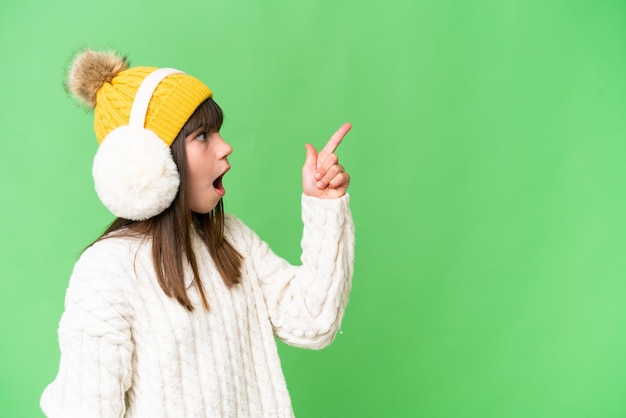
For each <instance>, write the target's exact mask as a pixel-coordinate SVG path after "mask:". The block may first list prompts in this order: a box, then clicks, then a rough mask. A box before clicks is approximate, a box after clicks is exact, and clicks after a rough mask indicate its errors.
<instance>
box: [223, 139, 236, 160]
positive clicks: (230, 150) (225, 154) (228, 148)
mask: <svg viewBox="0 0 626 418" xmlns="http://www.w3.org/2000/svg"><path fill="white" fill-rule="evenodd" d="M220 138H221V137H220ZM221 140H222V141H221V144H220V158H226V157H228V156H229V155H230V154H232V153H233V147H231V146H230V144H229V143H228V142H226V141H225V140H224V138H221Z"/></svg>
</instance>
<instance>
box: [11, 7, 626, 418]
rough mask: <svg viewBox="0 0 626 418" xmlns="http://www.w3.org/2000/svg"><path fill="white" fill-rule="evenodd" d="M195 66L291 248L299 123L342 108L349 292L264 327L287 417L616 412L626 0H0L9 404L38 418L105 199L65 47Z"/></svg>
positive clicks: (254, 191)
mask: <svg viewBox="0 0 626 418" xmlns="http://www.w3.org/2000/svg"><path fill="white" fill-rule="evenodd" d="M84 46H90V47H93V48H113V49H115V50H118V51H120V52H122V53H126V54H128V55H129V56H130V59H131V63H132V64H133V65H150V66H162V67H175V68H180V69H182V70H184V71H186V72H187V73H190V74H193V75H195V76H196V77H198V78H200V79H201V80H203V81H204V82H206V83H207V85H209V86H210V87H211V88H212V89H213V91H214V94H215V98H216V100H217V101H218V103H220V105H221V106H222V107H223V109H224V111H225V114H226V120H225V125H224V127H223V130H222V133H223V135H224V137H225V138H226V139H227V140H228V141H229V142H230V143H231V144H232V145H233V147H234V153H233V156H232V158H231V162H232V164H233V170H231V172H230V173H229V174H228V176H227V178H226V180H225V185H226V188H227V190H228V194H227V196H226V200H225V204H226V208H227V210H228V211H229V212H232V213H234V214H236V215H237V216H239V217H241V218H242V219H243V220H244V221H245V222H246V223H247V224H248V225H250V226H251V227H252V228H254V229H255V230H256V231H257V232H258V233H259V234H260V235H261V237H263V238H264V239H265V240H266V241H268V242H269V243H270V245H271V246H272V248H273V249H274V251H275V252H277V253H278V254H280V255H282V256H283V257H285V258H286V259H288V260H290V261H291V262H294V263H296V262H298V259H299V251H300V250H299V239H300V233H301V221H300V212H299V204H300V203H299V202H300V193H301V186H300V181H301V180H300V170H301V165H302V163H303V161H304V156H305V150H304V143H305V142H311V143H313V144H314V145H316V146H317V147H321V146H323V145H324V144H325V142H326V140H327V138H328V137H329V136H330V135H331V134H332V133H333V132H334V130H335V129H337V128H338V127H339V126H340V125H341V124H342V123H343V122H345V121H350V122H352V123H353V125H354V128H353V130H352V132H350V134H349V135H348V136H347V137H346V139H345V141H344V143H343V144H342V145H341V146H340V148H339V150H338V153H339V156H340V161H341V162H342V163H343V164H344V165H345V167H346V168H347V169H348V170H349V172H350V173H351V175H352V179H353V180H352V185H351V188H350V192H351V207H352V211H353V214H354V219H355V222H356V226H357V244H356V250H357V252H356V264H355V274H354V285H353V292H352V294H351V299H350V303H349V306H348V309H347V313H346V316H345V319H344V322H343V326H342V330H341V333H340V334H339V335H338V336H337V338H336V340H335V342H334V344H333V345H331V346H330V347H329V348H327V349H326V350H323V351H319V352H315V351H306V350H300V349H295V348H291V347H288V346H285V345H283V344H279V350H280V355H281V358H282V361H283V367H284V372H285V374H286V378H287V384H288V386H289V389H290V393H291V395H292V400H293V405H294V408H295V412H296V416H297V417H298V418H314V417H315V418H316V417H330V418H334V417H338V418H343V417H347V418H351V417H358V418H361V417H376V418H378V417H425V418H456V417H459V418H491V417H493V418H528V417H532V418H563V417H567V418H589V417H594V418H595V417H601V418H616V417H626V397H625V393H626V379H625V378H624V376H626V361H625V360H624V359H625V353H626V216H625V211H626V199H625V196H626V193H625V189H626V165H625V164H624V162H625V161H626V117H625V109H626V81H625V80H626V2H624V1H623V0H599V1H594V2H583V1H572V0H554V1H542V0H475V1H460V0H458V1H453V0H436V1H435V0H388V1H384V2H378V1H368V0H366V1H363V0H359V1H357V0H317V1H315V0H292V1H286V0H285V1H278V0H229V1H226V0H223V1H215V0H204V1H196V2H194V1H190V0H179V1H177V2H171V1H162V0H153V1H150V2H148V1H131V0H107V1H104V0H93V1H78V0H65V1H63V2H49V1H41V0H40V1H35V0H20V1H19V2H18V1H4V2H2V3H1V4H0V50H1V52H2V54H1V57H2V66H1V70H0V74H1V77H0V92H2V104H1V108H2V111H1V112H0V139H1V141H2V142H1V143H2V147H1V149H0V156H1V164H0V173H1V176H0V178H1V181H2V186H1V187H2V189H1V190H2V203H3V204H2V216H1V217H0V231H1V232H0V233H1V236H2V239H1V241H0V245H1V247H0V267H1V270H0V271H1V275H2V277H1V280H0V298H1V300H0V329H2V333H3V335H2V338H1V340H2V342H0V370H2V372H1V373H0V416H2V417H11V418H30V417H42V413H41V412H40V410H39V406H38V404H39V396H40V394H41V392H42V391H43V389H44V387H45V386H46V384H48V383H49V382H50V381H51V380H52V379H53V378H54V376H55V374H56V371H57V367H58V360H59V351H58V345H57V339H56V328H57V325H58V321H59V318H60V315H61V313H62V311H63V297H64V294H65V289H66V286H67V282H68V279H69V276H70V273H71V269H72V267H73V264H74V262H75V261H76V259H77V257H78V256H79V254H80V252H81V250H82V248H84V247H85V246H86V245H87V244H88V243H89V242H90V241H91V240H93V239H94V238H95V237H96V236H97V235H98V234H99V233H100V232H101V231H102V230H103V228H104V227H105V226H106V225H107V223H108V222H110V220H111V219H112V216H111V215H110V214H109V213H108V212H107V211H106V210H105V209H104V208H103V206H102V205H101V203H100V202H99V200H98V198H97V196H96V194H95V191H94V189H93V181H92V179H91V164H92V158H93V155H94V153H95V151H96V148H97V144H96V141H95V136H94V133H93V129H92V123H93V116H92V115H91V114H88V113H87V112H85V111H84V110H83V109H81V108H79V107H78V106H77V105H76V104H75V102H73V101H72V100H70V99H69V98H68V96H67V95H66V93H65V92H64V90H63V86H62V82H63V79H64V71H65V68H66V66H67V64H68V62H69V60H70V59H71V57H72V54H73V53H74V52H75V51H76V50H77V49H79V48H81V47H84Z"/></svg>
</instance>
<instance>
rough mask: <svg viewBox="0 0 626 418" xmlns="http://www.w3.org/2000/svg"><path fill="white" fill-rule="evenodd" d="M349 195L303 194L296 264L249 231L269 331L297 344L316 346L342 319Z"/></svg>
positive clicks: (349, 264) (350, 237)
mask: <svg viewBox="0 0 626 418" xmlns="http://www.w3.org/2000/svg"><path fill="white" fill-rule="evenodd" d="M348 203H349V196H348V195H346V196H344V197H342V198H339V199H328V200H324V199H317V198H313V197H308V196H305V195H303V196H302V220H303V223H304V230H303V235H302V240H301V246H302V255H301V258H300V259H301V265H300V266H292V265H290V264H289V263H287V262H286V261H285V260H283V259H282V258H280V257H278V256H276V255H275V254H274V253H273V252H272V250H271V249H270V248H269V246H268V245H267V243H265V242H263V241H262V240H260V239H259V237H258V236H256V234H254V233H253V232H252V231H249V243H248V246H249V247H248V251H249V256H250V257H251V262H252V263H253V266H254V272H255V274H256V276H257V277H258V280H259V283H260V287H261V289H262V293H263V297H264V299H265V303H266V306H267V309H268V314H269V318H270V321H271V323H272V326H273V328H274V334H275V335H276V337H277V338H278V339H280V340H281V341H283V342H285V343H287V344H289V345H293V346H296V347H302V348H310V349H321V348H324V347H326V346H327V345H329V344H330V343H331V342H332V341H333V340H334V338H335V335H336V333H337V331H338V329H339V327H340V325H341V320H342V318H343V314H344V310H345V307H346V304H347V302H348V295H349V292H350V289H351V284H352V282H351V280H352V272H353V263H354V224H353V222H352V215H351V213H350V209H349V207H348Z"/></svg>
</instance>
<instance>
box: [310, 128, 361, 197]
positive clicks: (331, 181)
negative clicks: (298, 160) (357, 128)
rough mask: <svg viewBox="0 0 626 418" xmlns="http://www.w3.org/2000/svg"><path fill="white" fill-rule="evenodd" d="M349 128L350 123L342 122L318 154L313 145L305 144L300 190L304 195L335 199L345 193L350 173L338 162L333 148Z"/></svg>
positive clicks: (335, 147)
mask: <svg viewBox="0 0 626 418" xmlns="http://www.w3.org/2000/svg"><path fill="white" fill-rule="evenodd" d="M350 128H352V125H351V124H350V123H344V124H343V125H342V126H341V128H339V129H338V130H337V132H335V134H334V135H333V136H331V137H330V139H329V140H328V143H327V144H326V146H325V147H324V149H322V150H321V151H320V153H319V154H318V153H317V150H316V149H315V147H314V146H313V145H311V144H306V145H305V147H306V160H305V161H304V166H303V167H302V190H303V191H304V194H305V195H307V196H312V197H318V198H320V199H336V198H338V197H341V196H343V195H345V194H346V190H347V189H348V186H349V185H350V175H349V174H348V173H346V170H345V169H344V168H343V166H342V165H340V164H339V158H337V155H336V154H335V150H336V149H337V147H338V146H339V144H340V143H341V141H342V140H343V137H344V136H346V134H347V133H348V131H349V130H350Z"/></svg>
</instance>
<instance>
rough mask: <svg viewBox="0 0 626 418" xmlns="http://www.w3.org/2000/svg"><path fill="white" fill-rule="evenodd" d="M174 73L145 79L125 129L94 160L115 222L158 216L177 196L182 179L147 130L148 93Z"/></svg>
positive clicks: (159, 72)
mask: <svg viewBox="0 0 626 418" xmlns="http://www.w3.org/2000/svg"><path fill="white" fill-rule="evenodd" d="M177 73H182V71H179V70H175V69H173V68H160V69H158V70H155V71H153V72H152V73H150V74H149V75H148V76H147V77H146V78H145V79H144V80H143V82H142V83H141V85H140V86H139V89H138V90H137V94H136V95H135V99H134V100H133V106H132V109H131V112H130V120H129V123H128V125H125V126H120V127H118V128H115V129H114V130H112V131H111V132H110V133H109V134H108V135H107V136H106V137H105V138H104V140H103V141H102V144H101V145H100V147H99V148H98V151H97V153H96V156H95V157H94V162H93V170H92V173H93V178H94V182H95V187H96V192H97V193H98V197H99V198H100V200H101V201H102V203H103V204H104V206H106V208H107V209H109V210H110V211H111V212H112V213H113V214H114V215H115V216H117V217H119V218H124V219H130V220H134V221H141V220H144V219H148V218H151V217H153V216H156V215H158V214H159V213H161V212H163V211H164V210H165V209H167V208H168V207H169V206H170V204H171V203H172V201H173V200H174V198H175V197H176V193H178V187H179V185H180V177H179V174H178V170H177V168H176V164H175V163H174V160H173V158H172V152H171V150H170V148H169V146H168V145H167V144H165V142H163V140H162V139H161V138H159V136H158V135H157V134H156V133H154V132H153V131H151V130H150V129H146V128H145V121H146V114H147V112H148V105H149V104H150V99H151V98H152V94H154V91H155V90H156V88H157V86H158V85H159V83H160V82H161V81H163V79H165V78H166V77H167V76H169V75H171V74H177Z"/></svg>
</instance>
